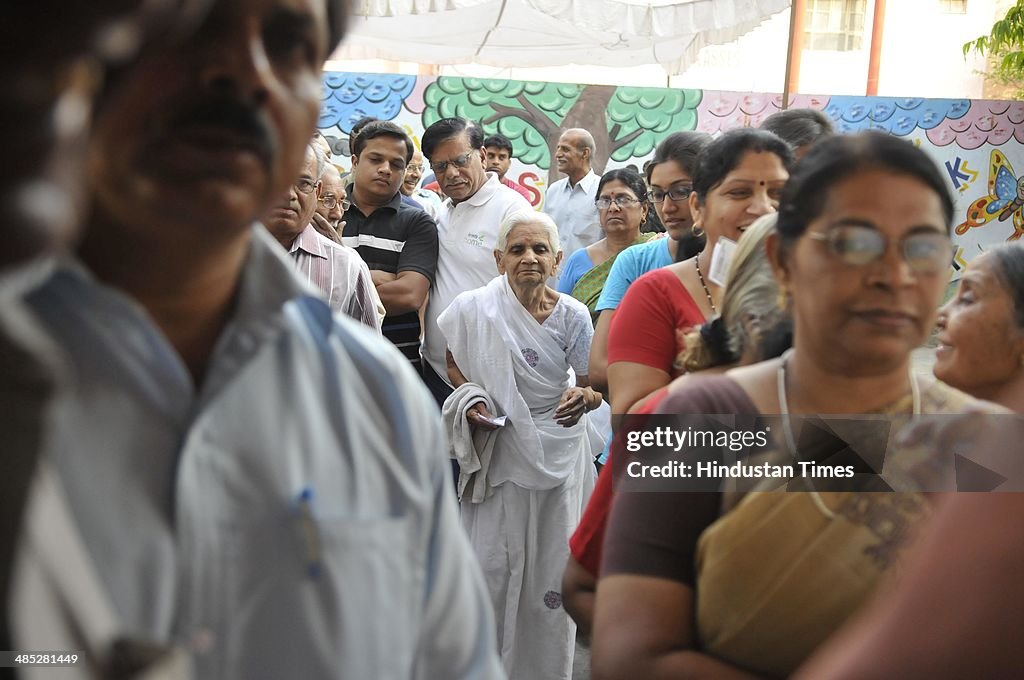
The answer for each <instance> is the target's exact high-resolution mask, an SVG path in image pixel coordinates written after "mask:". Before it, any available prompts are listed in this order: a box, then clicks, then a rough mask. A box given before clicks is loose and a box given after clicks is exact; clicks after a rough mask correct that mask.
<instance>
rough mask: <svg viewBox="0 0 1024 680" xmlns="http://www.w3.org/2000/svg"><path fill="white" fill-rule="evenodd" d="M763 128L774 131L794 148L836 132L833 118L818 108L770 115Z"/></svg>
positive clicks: (764, 121)
mask: <svg viewBox="0 0 1024 680" xmlns="http://www.w3.org/2000/svg"><path fill="white" fill-rule="evenodd" d="M761 129H762V130H767V131H768V132H774V133H775V134H777V135H778V136H779V137H782V138H783V139H784V140H786V141H787V142H789V144H790V146H792V147H793V148H797V147H801V146H808V145H810V144H814V143H815V142H818V141H821V140H822V139H825V138H826V137H830V136H831V135H833V134H835V126H834V125H833V124H832V119H831V118H829V117H828V116H826V115H825V114H824V113H822V112H821V111H818V110H817V109H786V110H785V111H778V112H776V113H773V114H772V115H770V116H768V117H767V118H765V119H764V120H763V121H762V122H761Z"/></svg>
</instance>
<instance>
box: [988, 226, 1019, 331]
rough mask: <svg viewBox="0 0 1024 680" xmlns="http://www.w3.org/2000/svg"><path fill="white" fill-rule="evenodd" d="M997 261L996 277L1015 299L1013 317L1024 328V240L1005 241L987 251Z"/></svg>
mask: <svg viewBox="0 0 1024 680" xmlns="http://www.w3.org/2000/svg"><path fill="white" fill-rule="evenodd" d="M985 253H986V254H991V255H992V257H993V258H994V259H995V261H996V267H995V270H996V278H998V279H999V283H1001V284H1002V285H1003V287H1004V288H1005V289H1006V292H1007V293H1009V294H1010V298H1011V299H1012V300H1013V319H1014V321H1015V322H1016V323H1017V326H1018V327H1020V328H1024V242H1022V241H1015V242H1013V243H1003V244H1000V245H998V246H996V247H995V248H991V249H989V250H986V251H985Z"/></svg>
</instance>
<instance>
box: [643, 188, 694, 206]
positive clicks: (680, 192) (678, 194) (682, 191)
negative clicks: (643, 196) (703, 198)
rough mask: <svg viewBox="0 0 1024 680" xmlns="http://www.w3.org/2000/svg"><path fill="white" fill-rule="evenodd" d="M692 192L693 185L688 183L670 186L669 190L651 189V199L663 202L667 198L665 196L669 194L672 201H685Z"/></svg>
mask: <svg viewBox="0 0 1024 680" xmlns="http://www.w3.org/2000/svg"><path fill="white" fill-rule="evenodd" d="M692 193H693V187H691V186H687V185H680V186H674V187H669V189H668V191H662V190H661V189H651V200H652V201H654V202H655V203H661V202H662V201H664V200H665V197H666V196H668V198H669V199H670V200H672V201H685V200H686V199H688V198H689V197H690V194H692Z"/></svg>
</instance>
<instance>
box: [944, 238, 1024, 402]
mask: <svg viewBox="0 0 1024 680" xmlns="http://www.w3.org/2000/svg"><path fill="white" fill-rule="evenodd" d="M938 328H939V338H938V340H939V346H938V349H937V350H936V351H935V366H934V371H935V377H937V378H938V379H939V380H942V381H943V382H945V383H946V384H947V385H952V386H953V387H956V388H957V389H961V390H963V391H964V392H967V393H968V394H970V395H971V396H973V397H977V398H979V399H985V400H987V401H991V402H995V403H996V404H1000V405H1001V406H1005V407H1006V408H1008V409H1010V410H1012V411H1016V412H1017V413H1024V243H1020V242H1017V243H1008V244H1004V245H1000V246H997V247H995V248H992V249H990V250H987V251H986V252H985V253H983V254H981V255H978V256H977V257H975V258H974V259H973V260H971V262H970V264H968V265H967V271H966V272H964V275H963V277H961V279H960V283H959V285H958V287H957V291H956V294H954V295H953V297H952V299H950V301H949V302H947V303H946V304H945V305H944V306H943V307H942V308H941V309H940V310H939V317H938Z"/></svg>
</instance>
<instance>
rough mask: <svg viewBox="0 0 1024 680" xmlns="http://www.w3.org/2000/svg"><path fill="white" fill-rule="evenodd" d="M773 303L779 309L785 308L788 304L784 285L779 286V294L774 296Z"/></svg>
mask: <svg viewBox="0 0 1024 680" xmlns="http://www.w3.org/2000/svg"><path fill="white" fill-rule="evenodd" d="M775 305H776V306H777V307H778V308H779V309H786V307H788V306H789V291H788V290H786V287H785V286H779V295H778V297H776V298H775Z"/></svg>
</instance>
